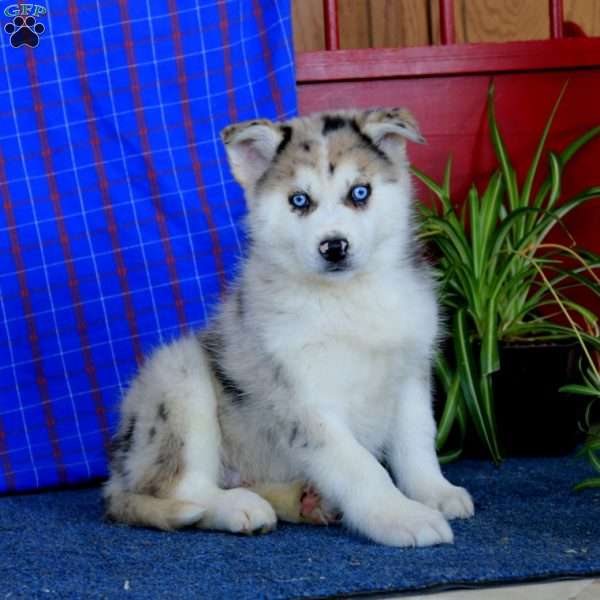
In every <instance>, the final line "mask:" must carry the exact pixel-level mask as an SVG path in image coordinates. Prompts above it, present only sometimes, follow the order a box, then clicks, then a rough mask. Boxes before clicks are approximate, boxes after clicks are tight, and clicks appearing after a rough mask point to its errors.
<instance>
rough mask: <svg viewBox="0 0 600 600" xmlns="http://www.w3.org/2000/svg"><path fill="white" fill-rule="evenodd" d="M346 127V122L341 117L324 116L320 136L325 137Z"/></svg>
mask: <svg viewBox="0 0 600 600" xmlns="http://www.w3.org/2000/svg"><path fill="white" fill-rule="evenodd" d="M346 125H348V121H346V119H344V118H342V117H339V116H336V115H325V116H324V117H323V129H322V130H321V134H322V135H327V134H328V133H331V132H332V131H336V130H338V129H342V128H343V127H346Z"/></svg>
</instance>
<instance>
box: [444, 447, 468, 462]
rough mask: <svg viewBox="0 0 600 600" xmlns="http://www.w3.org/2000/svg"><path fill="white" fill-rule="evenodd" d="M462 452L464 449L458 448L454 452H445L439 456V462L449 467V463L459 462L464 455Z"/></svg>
mask: <svg viewBox="0 0 600 600" xmlns="http://www.w3.org/2000/svg"><path fill="white" fill-rule="evenodd" d="M462 452H463V449H462V448H457V449H456V450H452V451H450V452H444V453H443V454H439V455H438V460H439V462H440V464H441V465H447V464H448V463H451V462H454V461H455V460H457V459H458V458H459V457H460V455H461V454H462Z"/></svg>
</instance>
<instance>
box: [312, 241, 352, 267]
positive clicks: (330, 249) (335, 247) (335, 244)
mask: <svg viewBox="0 0 600 600" xmlns="http://www.w3.org/2000/svg"><path fill="white" fill-rule="evenodd" d="M349 246H350V244H349V243H348V240H344V239H332V240H323V241H322V242H321V243H320V244H319V254H320V255H321V256H322V257H323V258H324V259H325V260H326V261H327V262H330V263H339V262H341V261H343V260H344V259H345V258H346V255H347V254H348V247H349Z"/></svg>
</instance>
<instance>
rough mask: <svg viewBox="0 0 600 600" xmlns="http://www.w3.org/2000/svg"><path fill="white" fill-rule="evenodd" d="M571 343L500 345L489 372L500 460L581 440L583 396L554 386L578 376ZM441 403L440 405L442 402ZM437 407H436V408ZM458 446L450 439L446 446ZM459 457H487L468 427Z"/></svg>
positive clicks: (553, 451) (549, 452)
mask: <svg viewBox="0 0 600 600" xmlns="http://www.w3.org/2000/svg"><path fill="white" fill-rule="evenodd" d="M579 356H580V350H579V347H578V346H577V345H576V344H570V345H565V344H547V343H546V344H503V345H502V346H501V348H500V364H501V369H500V371H498V372H496V373H494V375H493V376H492V387H493V395H494V407H495V414H496V422H497V430H498V444H499V446H500V451H501V455H502V457H503V458H506V457H511V456H563V455H566V454H569V453H570V452H572V451H573V450H574V448H575V447H576V445H577V444H578V443H580V442H581V441H583V438H584V434H583V433H582V432H581V429H580V423H582V421H583V416H584V412H585V408H586V405H587V403H586V401H585V399H583V398H580V397H577V396H574V395H572V394H565V393H561V392H559V391H558V390H559V389H560V388H561V387H562V386H563V385H567V384H569V383H575V382H577V380H578V378H579V370H578V359H579ZM441 404H442V405H443V403H441ZM440 408H441V407H439V406H438V410H439V409H440ZM457 445H459V442H458V440H450V441H449V445H448V447H449V448H451V447H456V446H457ZM463 456H465V457H473V458H489V451H488V450H487V447H486V446H485V444H484V443H483V442H482V441H481V440H480V439H479V437H478V436H477V433H476V432H475V429H474V427H472V426H470V428H469V432H468V435H467V438H466V440H465V442H464V451H463Z"/></svg>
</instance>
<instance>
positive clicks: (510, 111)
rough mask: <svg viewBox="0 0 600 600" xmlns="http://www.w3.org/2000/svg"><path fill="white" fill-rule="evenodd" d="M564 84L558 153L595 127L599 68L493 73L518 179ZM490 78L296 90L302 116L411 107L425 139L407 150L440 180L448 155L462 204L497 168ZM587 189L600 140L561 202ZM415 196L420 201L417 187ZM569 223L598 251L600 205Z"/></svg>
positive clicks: (598, 175)
mask: <svg viewBox="0 0 600 600" xmlns="http://www.w3.org/2000/svg"><path fill="white" fill-rule="evenodd" d="M560 43H562V41H561V42H560ZM511 45H512V44H511ZM567 79H569V81H570V83H569V87H568V89H567V92H566V94H565V97H564V99H563V102H562V104H561V107H560V109H559V111H558V114H557V117H556V120H555V124H554V127H553V129H552V133H551V135H550V138H549V143H548V147H549V148H551V149H554V150H558V149H562V148H563V147H564V146H565V145H566V144H567V143H568V142H569V141H571V140H573V139H574V138H576V137H577V136H579V135H581V134H582V133H583V132H585V131H587V130H588V129H589V128H591V127H592V126H595V125H598V124H600V102H599V101H598V98H599V97H600V67H599V68H594V69H585V70H569V71H555V72H553V71H545V72H537V73H507V74H499V75H495V76H494V80H495V82H496V110H497V116H498V121H499V124H500V127H501V131H502V134H503V135H504V137H505V139H506V143H507V146H508V150H509V152H510V156H511V158H512V159H513V161H514V163H515V166H516V167H517V168H518V171H519V174H520V177H521V180H522V177H523V173H524V172H525V170H526V169H527V166H528V164H527V162H528V160H529V159H530V157H531V156H532V154H533V151H534V148H535V145H536V143H537V140H538V139H539V136H540V134H541V131H542V129H543V127H544V124H545V120H546V119H547V117H548V114H549V113H550V110H551V108H552V105H553V103H554V101H555V99H556V97H557V96H558V93H559V91H560V89H561V86H562V85H563V83H564V82H565V81H566V80H567ZM490 81H491V76H490V75H489V74H486V75H461V76H453V77H427V78H403V79H388V80H385V79H376V80H371V81H365V80H360V81H335V82H330V83H312V84H309V83H301V84H300V85H299V87H298V94H299V103H300V112H301V113H302V114H306V113H309V112H313V111H316V110H324V109H335V108H350V107H365V108H366V107H372V106H406V107H408V108H409V109H410V110H411V111H412V112H413V113H414V115H415V116H416V118H417V120H418V121H419V123H420V124H421V128H422V131H423V134H424V136H425V138H426V139H427V141H428V143H427V145H424V146H419V145H412V147H411V148H410V154H411V158H412V161H413V163H414V164H415V165H416V166H417V167H419V168H420V169H422V170H424V171H425V172H426V173H428V174H430V175H431V176H433V178H434V179H436V180H438V181H439V180H441V177H442V173H443V169H444V166H445V164H446V160H447V158H448V155H449V154H452V155H453V158H454V169H453V178H452V182H453V190H454V199H455V201H456V202H460V201H462V199H463V198H464V196H465V195H466V192H467V190H468V187H469V185H470V183H471V182H472V181H475V182H476V183H477V184H478V186H479V187H481V185H482V184H483V183H484V182H485V181H486V180H487V178H488V177H489V175H490V174H491V173H492V171H493V169H494V168H495V167H496V161H495V158H494V156H493V152H492V148H491V144H490V142H489V137H488V131H487V117H486V97H487V90H488V86H489V84H490ZM591 185H600V140H598V139H597V140H595V141H593V142H592V143H590V144H589V145H588V146H587V147H586V148H585V150H582V152H581V154H580V156H578V157H577V158H575V159H574V160H573V161H572V162H571V163H570V165H569V166H568V167H567V170H566V173H565V179H564V197H566V194H571V193H574V192H575V191H578V190H581V189H583V188H584V187H586V186H591ZM419 193H420V194H421V195H422V196H424V192H423V190H422V189H421V190H419ZM566 223H567V225H568V227H569V229H570V230H571V231H572V232H573V233H574V234H575V236H576V237H577V239H578V240H580V241H581V242H582V243H584V244H585V245H587V246H588V247H590V248H592V249H594V250H595V251H597V252H600V235H598V232H599V231H600V200H594V201H592V204H590V205H588V207H587V208H585V209H584V210H579V211H576V212H575V213H573V214H572V215H570V216H569V217H568V218H567V219H566Z"/></svg>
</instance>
